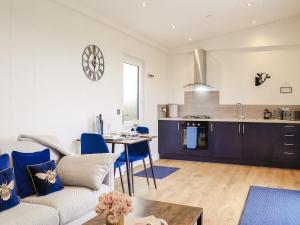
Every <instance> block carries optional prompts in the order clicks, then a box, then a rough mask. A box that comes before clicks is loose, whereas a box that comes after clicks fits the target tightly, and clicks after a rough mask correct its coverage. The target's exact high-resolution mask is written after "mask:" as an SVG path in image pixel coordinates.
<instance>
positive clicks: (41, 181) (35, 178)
mask: <svg viewBox="0 0 300 225" xmlns="http://www.w3.org/2000/svg"><path fill="white" fill-rule="evenodd" d="M27 169H28V171H29V173H30V176H31V179H32V182H33V186H34V189H35V191H36V193H37V195H38V196H43V195H48V194H50V193H53V192H56V191H60V190H62V189H63V188H64V186H63V185H62V183H61V181H60V178H59V176H58V175H57V172H56V165H55V161H54V160H51V161H49V162H45V163H40V164H36V165H29V166H27Z"/></svg>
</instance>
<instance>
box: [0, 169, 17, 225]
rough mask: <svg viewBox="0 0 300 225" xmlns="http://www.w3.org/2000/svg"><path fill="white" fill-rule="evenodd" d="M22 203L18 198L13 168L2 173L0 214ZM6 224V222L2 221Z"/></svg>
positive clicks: (0, 176)
mask: <svg viewBox="0 0 300 225" xmlns="http://www.w3.org/2000/svg"><path fill="white" fill-rule="evenodd" d="M19 203H20V199H19V197H18V196H17V190H16V185H15V176H14V170H13V168H7V169H5V170H2V171H0V212H1V211H4V210H6V209H10V208H12V207H14V206H16V205H18V204H19ZM0 222H1V224H2V222H4V223H5V221H0Z"/></svg>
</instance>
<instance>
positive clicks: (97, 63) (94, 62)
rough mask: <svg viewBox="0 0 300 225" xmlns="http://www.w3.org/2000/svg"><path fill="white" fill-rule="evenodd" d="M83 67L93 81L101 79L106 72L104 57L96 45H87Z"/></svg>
mask: <svg viewBox="0 0 300 225" xmlns="http://www.w3.org/2000/svg"><path fill="white" fill-rule="evenodd" d="M82 68H83V71H84V73H85V75H86V76H87V77H88V78H89V79H90V80H92V81H97V80H100V79H101V77H102V76H103V74H104V57H103V54H102V52H101V50H100V49H99V48H98V47H97V46H96V45H89V46H87V47H86V48H85V49H84V51H83V54H82Z"/></svg>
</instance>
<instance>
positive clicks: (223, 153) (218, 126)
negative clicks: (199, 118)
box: [209, 122, 242, 159]
mask: <svg viewBox="0 0 300 225" xmlns="http://www.w3.org/2000/svg"><path fill="white" fill-rule="evenodd" d="M209 127H210V133H211V135H210V139H209V144H210V145H209V147H210V149H211V151H212V155H213V156H214V157H217V158H233V159H240V158H241V156H242V155H241V148H242V140H241V133H240V132H241V130H240V124H239V123H229V122H228V123H223V122H216V123H210V126H209Z"/></svg>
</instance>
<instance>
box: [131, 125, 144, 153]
mask: <svg viewBox="0 0 300 225" xmlns="http://www.w3.org/2000/svg"><path fill="white" fill-rule="evenodd" d="M136 131H137V132H139V133H140V134H149V128H148V127H137V128H136ZM128 151H129V154H136V155H148V153H149V145H148V141H143V142H140V143H137V144H133V145H129V146H128Z"/></svg>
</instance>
